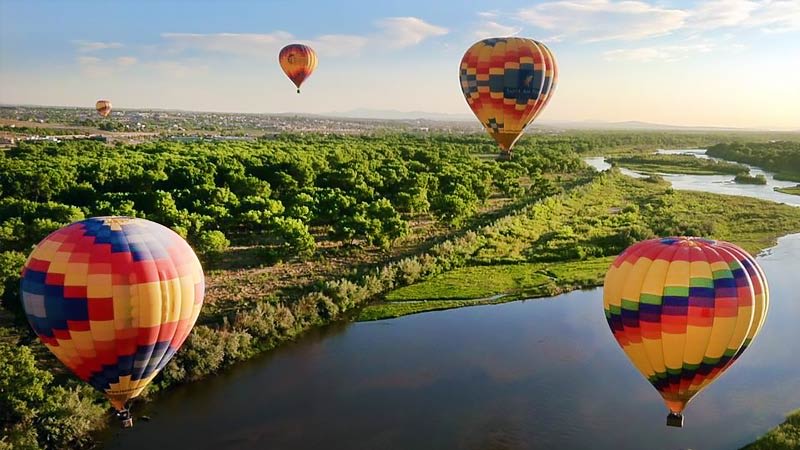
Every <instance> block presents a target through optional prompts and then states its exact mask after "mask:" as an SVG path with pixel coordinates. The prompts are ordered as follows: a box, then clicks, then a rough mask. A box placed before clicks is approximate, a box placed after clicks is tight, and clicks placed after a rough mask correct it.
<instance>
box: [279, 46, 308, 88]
mask: <svg viewBox="0 0 800 450" xmlns="http://www.w3.org/2000/svg"><path fill="white" fill-rule="evenodd" d="M278 62H279V63H280V65H281V69H283V72H284V73H286V76H287V77H289V79H290V80H292V83H294V85H295V86H297V93H298V94H299V93H300V85H301V84H303V82H304V81H305V80H306V78H308V77H309V76H311V73H312V72H314V69H316V68H317V54H316V53H315V52H314V49H312V48H311V47H309V46H307V45H303V44H289V45H287V46H286V47H283V48H282V49H281V52H280V54H278Z"/></svg>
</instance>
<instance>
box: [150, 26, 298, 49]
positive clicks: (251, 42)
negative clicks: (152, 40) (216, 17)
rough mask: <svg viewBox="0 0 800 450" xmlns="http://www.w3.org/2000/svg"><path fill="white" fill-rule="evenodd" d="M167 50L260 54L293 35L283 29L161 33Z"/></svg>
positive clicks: (275, 47) (284, 41)
mask: <svg viewBox="0 0 800 450" xmlns="http://www.w3.org/2000/svg"><path fill="white" fill-rule="evenodd" d="M161 37H162V38H163V39H164V40H166V41H167V45H168V46H169V47H170V48H169V50H170V51H172V52H174V53H178V52H181V51H185V50H202V51H206V52H214V53H227V54H235V55H262V54H264V53H265V52H270V51H275V50H277V49H279V48H280V47H281V46H283V45H285V44H286V43H287V41H289V40H291V39H292V38H293V36H292V35H291V34H290V33H287V32H285V31H274V32H272V33H267V34H257V33H211V34H200V33H162V34H161Z"/></svg>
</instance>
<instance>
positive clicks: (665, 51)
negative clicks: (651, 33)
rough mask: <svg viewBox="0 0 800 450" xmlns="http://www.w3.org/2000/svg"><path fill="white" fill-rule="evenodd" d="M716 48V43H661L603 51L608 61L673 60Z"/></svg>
mask: <svg viewBox="0 0 800 450" xmlns="http://www.w3.org/2000/svg"><path fill="white" fill-rule="evenodd" d="M715 48H716V45H714V44H711V43H707V44H692V45H660V46H651V47H638V48H626V49H617V50H609V51H607V52H605V53H603V57H604V58H605V59H606V60H607V61H639V62H649V61H666V62H673V61H679V60H682V59H685V58H688V57H689V56H692V55H696V54H699V53H708V52H711V51H713V50H714V49H715Z"/></svg>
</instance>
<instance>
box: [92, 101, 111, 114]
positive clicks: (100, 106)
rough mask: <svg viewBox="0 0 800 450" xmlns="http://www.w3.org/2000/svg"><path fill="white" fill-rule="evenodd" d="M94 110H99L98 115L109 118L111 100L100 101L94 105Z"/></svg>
mask: <svg viewBox="0 0 800 450" xmlns="http://www.w3.org/2000/svg"><path fill="white" fill-rule="evenodd" d="M94 108H95V109H96V110H97V114H100V115H101V116H103V117H107V116H108V115H109V114H111V100H98V101H97V103H95V104H94Z"/></svg>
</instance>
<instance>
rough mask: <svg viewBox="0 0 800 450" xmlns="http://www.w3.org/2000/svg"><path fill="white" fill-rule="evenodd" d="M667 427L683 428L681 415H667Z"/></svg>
mask: <svg viewBox="0 0 800 450" xmlns="http://www.w3.org/2000/svg"><path fill="white" fill-rule="evenodd" d="M667 426H669V427H677V428H681V427H683V416H682V415H681V414H675V413H669V415H668V416H667Z"/></svg>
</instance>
